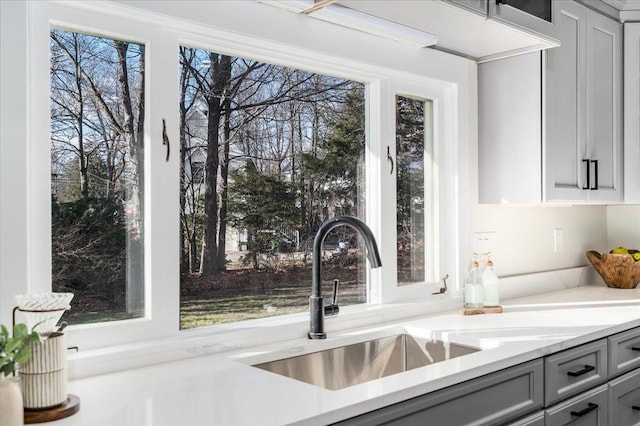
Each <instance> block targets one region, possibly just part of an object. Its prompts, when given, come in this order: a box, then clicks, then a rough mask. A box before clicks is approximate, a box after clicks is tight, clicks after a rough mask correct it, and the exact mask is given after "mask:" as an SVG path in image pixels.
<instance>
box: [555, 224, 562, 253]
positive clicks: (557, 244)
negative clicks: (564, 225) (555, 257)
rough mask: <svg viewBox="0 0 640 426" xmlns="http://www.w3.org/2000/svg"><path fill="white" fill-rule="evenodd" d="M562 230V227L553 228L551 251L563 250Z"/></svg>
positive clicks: (558, 251)
mask: <svg viewBox="0 0 640 426" xmlns="http://www.w3.org/2000/svg"><path fill="white" fill-rule="evenodd" d="M563 239H564V235H563V231H562V229H554V230H553V252H554V253H560V252H561V251H562V250H563V247H562V246H563Z"/></svg>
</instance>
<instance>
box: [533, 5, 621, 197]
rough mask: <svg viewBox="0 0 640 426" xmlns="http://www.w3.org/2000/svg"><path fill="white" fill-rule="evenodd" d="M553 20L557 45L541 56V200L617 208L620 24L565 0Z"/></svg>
mask: <svg viewBox="0 0 640 426" xmlns="http://www.w3.org/2000/svg"><path fill="white" fill-rule="evenodd" d="M554 15H555V30H556V35H557V37H558V39H559V40H560V42H561V46H560V47H558V48H555V49H553V50H549V51H547V52H545V57H546V63H545V71H546V73H545V85H544V86H545V87H544V91H543V93H544V96H545V101H544V106H545V107H546V110H545V111H544V117H545V118H546V126H545V127H546V132H545V147H546V150H545V165H546V170H547V173H546V180H545V182H546V183H545V189H546V191H545V193H546V196H545V199H546V201H562V202H566V201H569V202H597V203H607V202H612V203H617V202H621V201H622V197H623V192H622V181H623V175H622V133H621V130H622V99H621V94H622V88H621V83H622V68H621V66H622V50H621V49H622V40H621V27H620V24H619V23H618V22H616V21H614V20H612V19H609V18H607V17H605V16H603V15H600V14H598V13H596V12H594V11H592V10H590V9H588V8H586V7H585V6H582V5H580V4H577V3H574V2H570V1H566V2H557V3H556V4H555V13H554Z"/></svg>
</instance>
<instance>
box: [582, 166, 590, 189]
mask: <svg viewBox="0 0 640 426" xmlns="http://www.w3.org/2000/svg"><path fill="white" fill-rule="evenodd" d="M582 162H583V163H585V164H586V166H587V185H586V186H583V187H582V189H589V185H591V167H589V160H588V159H587V160H582Z"/></svg>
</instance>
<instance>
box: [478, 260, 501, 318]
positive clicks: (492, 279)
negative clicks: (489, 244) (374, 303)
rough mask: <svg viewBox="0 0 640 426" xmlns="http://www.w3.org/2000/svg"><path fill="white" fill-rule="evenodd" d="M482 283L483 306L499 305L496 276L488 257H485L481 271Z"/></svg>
mask: <svg viewBox="0 0 640 426" xmlns="http://www.w3.org/2000/svg"><path fill="white" fill-rule="evenodd" d="M482 285H483V287H484V306H487V307H489V306H491V307H494V306H499V305H500V293H499V288H498V276H497V275H496V273H495V272H494V271H493V262H492V261H491V258H490V257H489V258H488V259H487V264H486V266H485V268H484V271H482Z"/></svg>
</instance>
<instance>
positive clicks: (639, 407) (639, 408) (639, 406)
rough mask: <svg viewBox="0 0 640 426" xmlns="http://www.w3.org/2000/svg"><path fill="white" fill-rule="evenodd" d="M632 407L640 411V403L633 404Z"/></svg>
mask: <svg viewBox="0 0 640 426" xmlns="http://www.w3.org/2000/svg"><path fill="white" fill-rule="evenodd" d="M631 408H632V409H633V410H638V411H640V405H632V406H631Z"/></svg>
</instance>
